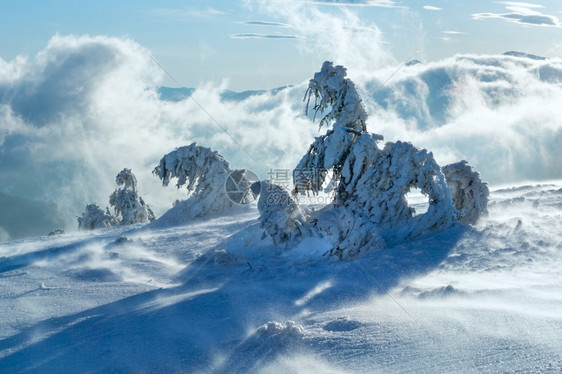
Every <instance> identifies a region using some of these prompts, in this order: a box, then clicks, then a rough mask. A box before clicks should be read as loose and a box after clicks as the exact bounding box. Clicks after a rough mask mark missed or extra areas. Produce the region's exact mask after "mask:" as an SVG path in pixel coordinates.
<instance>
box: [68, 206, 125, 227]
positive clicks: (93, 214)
mask: <svg viewBox="0 0 562 374" xmlns="http://www.w3.org/2000/svg"><path fill="white" fill-rule="evenodd" d="M117 225H118V223H117V220H116V219H115V217H113V215H111V213H110V212H109V208H105V212H104V211H103V210H102V209H101V208H100V207H99V206H97V205H96V204H89V205H86V211H85V212H84V213H82V216H81V217H78V230H96V229H103V228H107V227H113V226H117Z"/></svg>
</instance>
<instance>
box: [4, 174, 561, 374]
mask: <svg viewBox="0 0 562 374" xmlns="http://www.w3.org/2000/svg"><path fill="white" fill-rule="evenodd" d="M490 190H491V193H490V203H489V206H488V209H489V217H487V218H485V219H483V220H481V221H480V222H479V223H478V224H477V226H474V227H473V226H465V225H462V224H459V225H458V226H455V227H453V228H450V229H447V230H445V231H439V232H434V233H431V234H429V235H427V236H424V237H422V238H420V239H417V240H415V241H410V242H406V243H401V244H398V245H395V246H393V247H391V248H384V249H381V250H380V251H376V252H370V253H367V254H365V255H363V256H360V257H359V258H357V259H355V260H353V261H338V260H337V259H335V258H334V257H327V256H322V254H323V253H325V252H326V251H328V250H329V249H330V246H329V243H328V242H327V241H326V240H324V239H321V238H314V239H306V240H304V241H303V242H301V243H300V244H299V245H298V246H297V247H294V248H292V249H285V248H279V247H275V246H274V245H273V242H272V241H271V239H269V238H266V239H263V240H262V239H261V229H260V226H259V222H258V220H257V217H258V212H257V209H256V207H255V205H253V206H242V207H238V208H236V209H235V210H234V211H232V212H229V214H228V215H226V216H217V217H214V218H209V219H205V220H203V219H199V220H195V221H193V222H192V223H191V224H189V225H186V226H180V227H173V228H160V229H149V228H148V227H147V226H146V225H134V226H129V227H116V228H110V229H102V230H96V231H93V232H88V233H85V232H80V233H75V234H67V235H60V236H51V237H39V238H34V239H25V240H19V241H12V242H5V243H2V244H1V245H0V315H1V316H2V318H0V372H2V373H17V372H31V373H34V372H41V373H53V372H68V371H73V372H92V373H106V372H162V373H164V372H166V373H169V372H190V373H198V372H199V373H246V372H260V373H295V372H296V373H309V372H314V373H365V372H380V373H395V372H396V373H398V372H400V373H408V372H411V373H419V372H444V373H450V372H455V373H459V372H460V373H486V372H510V373H511V372H513V373H519V372H521V373H522V372H560V371H561V370H562V313H561V311H562V279H561V276H560V269H561V268H562V224H561V222H562V181H555V182H551V183H543V184H540V185H539V184H528V185H520V186H515V187H506V188H491V189H490ZM302 208H305V207H302Z"/></svg>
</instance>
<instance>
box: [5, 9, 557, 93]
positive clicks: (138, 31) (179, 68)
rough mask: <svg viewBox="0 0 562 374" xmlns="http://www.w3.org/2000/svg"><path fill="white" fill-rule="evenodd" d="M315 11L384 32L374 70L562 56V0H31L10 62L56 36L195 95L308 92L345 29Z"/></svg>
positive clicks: (9, 38)
mask: <svg viewBox="0 0 562 374" xmlns="http://www.w3.org/2000/svg"><path fill="white" fill-rule="evenodd" d="M312 10H314V11H315V12H319V14H320V17H319V18H317V19H322V15H325V16H326V17H334V18H335V19H341V20H342V22H343V23H342V27H343V28H344V29H345V27H346V23H349V22H350V19H352V21H351V23H353V25H347V26H348V28H347V29H348V30H352V29H353V28H357V27H358V25H364V26H365V27H366V28H377V29H378V30H377V31H378V32H379V33H378V34H377V35H376V38H377V39H378V41H379V42H380V43H378V44H377V45H376V46H375V47H373V48H381V47H382V48H384V49H385V50H386V52H387V53H388V55H389V56H390V58H386V59H383V60H381V61H373V67H378V66H376V65H379V64H393V63H394V64H399V63H400V62H401V61H403V60H404V59H406V58H408V57H409V56H412V55H413V56H414V57H413V58H417V59H420V60H424V61H433V60H438V59H441V58H444V57H449V56H452V55H453V54H455V53H492V54H493V53H503V52H505V51H508V50H518V51H524V52H528V53H533V54H539V55H544V56H547V57H560V56H562V28H561V26H562V25H561V22H560V19H561V18H562V13H561V11H562V1H560V0H553V1H541V2H529V3H527V2H525V3H523V2H507V1H481V0H476V1H470V2H459V1H447V0H427V1H419V0H415V1H398V0H397V1H392V0H349V1H347V2H341V1H328V0H325V1H299V0H287V1H282V2H281V1H276V0H273V1H260V0H246V1H225V0H206V1H199V0H187V1H185V0H184V1H178V0H173V1H159V2H158V3H156V2H153V1H131V0H126V1H119V2H115V1H108V0H99V1H96V2H77V1H70V0H52V1H31V0H23V1H9V2H8V1H5V2H2V3H1V5H0V32H1V33H2V35H3V36H4V37H3V38H2V41H1V42H0V57H1V58H2V59H4V60H5V61H10V60H12V59H13V58H14V57H16V56H18V55H23V56H30V57H31V56H34V55H35V54H36V53H37V52H39V51H40V50H41V49H42V48H44V47H45V45H46V43H47V42H48V40H49V39H50V38H51V37H52V36H53V35H54V34H56V33H58V34H61V35H66V34H77V35H82V34H89V35H108V36H118V37H128V38H131V39H133V40H135V41H136V42H138V43H139V44H141V45H143V46H144V47H146V48H147V49H148V50H150V51H151V52H152V53H153V55H154V56H155V57H156V58H157V59H158V60H159V61H160V62H161V63H162V64H163V65H164V66H165V67H166V68H167V69H168V70H169V71H170V73H171V74H172V75H173V76H174V77H176V79H177V80H178V81H180V82H181V83H182V84H184V85H186V86H196V85H198V84H200V83H202V82H206V81H214V82H219V81H221V80H222V79H224V78H228V79H229V82H230V83H229V85H230V87H231V88H232V89H236V90H244V89H259V88H272V87H275V86H280V85H284V84H296V83H299V82H301V81H302V80H304V79H306V78H307V77H309V76H310V73H311V72H312V71H314V70H315V69H317V67H318V66H319V65H320V64H321V62H322V61H323V60H325V59H327V58H337V57H338V56H337V55H334V56H326V54H327V53H322V52H325V51H322V50H318V48H317V45H315V43H318V42H319V40H318V33H319V32H321V33H326V34H330V33H337V32H341V30H334V29H332V28H331V27H330V26H328V27H326V28H325V30H324V31H319V30H320V29H321V28H322V27H323V25H321V22H316V23H317V25H314V24H311V25H307V24H306V14H307V12H311V11H312ZM291 12H294V14H291ZM299 15H302V16H303V17H298V16H299ZM299 23H300V24H299ZM318 23H320V24H318ZM313 27H317V29H316V30H314V31H313V30H311V29H312V28H313ZM347 42H349V40H347ZM363 48H365V47H363ZM367 48H368V47H367ZM328 54H329V53H328ZM165 84H168V85H172V82H171V81H170V80H167V81H166V82H165Z"/></svg>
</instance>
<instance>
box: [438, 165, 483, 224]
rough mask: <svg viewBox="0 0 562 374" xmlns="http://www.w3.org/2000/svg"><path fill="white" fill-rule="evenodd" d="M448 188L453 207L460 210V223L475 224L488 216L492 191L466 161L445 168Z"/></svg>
mask: <svg viewBox="0 0 562 374" xmlns="http://www.w3.org/2000/svg"><path fill="white" fill-rule="evenodd" d="M442 170H443V173H444V174H445V178H446V180H447V186H448V187H449V189H450V190H451V195H452V198H453V205H454V206H455V208H457V209H458V210H459V215H458V216H459V217H458V219H459V221H460V222H463V223H468V224H473V223H476V221H478V219H479V218H480V217H483V216H487V215H488V208H487V207H488V196H489V195H490V190H489V189H488V185H487V184H486V182H484V181H483V180H482V178H481V177H480V173H478V172H477V171H476V170H474V169H473V168H472V167H471V166H470V165H469V164H468V162H466V161H465V160H462V161H459V162H457V163H454V164H450V165H446V166H444V167H443V169H442Z"/></svg>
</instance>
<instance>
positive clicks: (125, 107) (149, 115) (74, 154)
mask: <svg viewBox="0 0 562 374" xmlns="http://www.w3.org/2000/svg"><path fill="white" fill-rule="evenodd" d="M1 66H2V69H4V71H9V72H11V75H9V76H7V77H3V78H4V80H3V81H2V82H1V83H0V141H2V142H3V145H2V151H1V152H0V159H1V162H0V192H5V193H12V194H20V195H21V196H22V197H28V196H33V198H34V199H39V200H47V201H52V202H55V203H56V204H57V205H58V206H59V210H60V211H61V213H62V214H63V215H64V217H66V219H67V222H68V224H69V227H70V228H72V227H76V226H75V217H76V216H77V215H79V214H80V213H81V211H82V210H83V209H84V206H85V204H87V203H92V202H96V203H98V204H100V205H102V206H105V205H106V204H107V202H108V196H109V194H111V192H112V191H113V190H114V189H115V185H114V179H115V175H116V174H117V172H119V171H120V170H121V169H122V168H124V167H128V168H132V170H133V172H134V173H135V175H136V176H137V179H138V181H139V192H140V194H141V195H142V196H143V197H144V198H145V200H146V201H147V202H148V203H149V204H152V205H153V206H154V207H155V208H156V211H158V213H162V212H163V211H165V210H166V209H168V208H169V207H170V206H171V203H172V202H173V201H174V200H175V199H177V198H182V197H185V194H184V193H180V194H178V193H177V192H175V191H174V189H173V188H168V189H164V188H162V187H161V186H160V183H159V181H158V180H157V178H155V177H153V176H152V175H151V171H152V169H153V167H154V166H155V165H156V164H157V162H158V161H159V159H160V157H162V156H163V155H164V154H165V153H167V152H169V151H171V150H173V149H174V148H175V147H178V146H182V145H187V144H190V143H191V142H193V141H197V142H198V143H200V144H202V145H204V146H207V147H211V148H213V149H215V150H218V151H219V152H221V153H222V154H223V155H224V156H225V157H226V158H227V159H228V160H229V161H231V163H232V164H233V166H234V167H249V168H251V169H254V170H256V171H258V172H259V173H261V174H262V175H263V174H264V172H265V171H267V170H268V169H269V168H275V167H287V168H289V167H292V166H293V164H294V163H296V162H297V161H298V160H297V159H298V157H299V155H300V154H301V153H302V152H304V151H305V150H306V148H307V146H308V142H309V140H310V139H312V137H313V134H314V132H315V127H314V126H309V125H308V121H307V120H306V119H305V118H304V117H302V108H301V106H302V103H301V100H302V94H303V91H304V88H300V89H294V90H288V91H287V92H281V93H278V94H276V95H273V94H267V95H262V96H259V97H254V98H252V99H249V100H246V101H244V102H242V103H239V102H238V103H235V102H222V101H221V98H220V92H221V91H224V90H225V89H226V87H227V86H226V85H223V86H221V87H216V86H202V87H199V88H198V89H197V90H196V92H195V93H194V97H195V98H196V99H197V101H198V102H199V103H200V104H201V105H202V106H203V107H204V108H205V109H206V110H207V111H208V112H209V113H211V114H212V116H213V117H214V118H215V119H216V120H217V121H218V122H219V123H220V124H221V125H222V126H224V128H225V129H226V130H227V131H228V132H229V133H230V134H232V136H233V137H234V138H236V140H237V141H238V142H239V143H241V144H242V145H243V147H244V148H245V149H247V150H248V151H249V152H250V153H251V154H252V155H253V157H254V159H255V160H257V161H255V160H252V159H249V158H248V156H247V155H246V153H245V152H244V151H242V150H241V149H240V148H239V147H238V145H237V144H236V142H235V141H233V140H232V139H231V138H230V137H229V135H227V134H226V133H225V132H224V131H223V130H222V129H221V128H220V127H219V126H218V125H217V124H216V123H214V121H213V120H212V119H211V118H210V117H209V116H208V115H207V114H206V113H205V112H204V111H203V110H202V109H201V108H200V107H199V106H198V105H197V104H196V103H195V102H193V101H191V100H188V101H184V102H178V103H172V102H162V101H160V100H159V99H158V97H157V93H156V90H155V87H156V86H158V85H159V84H160V82H161V81H162V78H163V74H164V73H163V72H162V71H161V70H160V68H159V67H158V66H157V65H156V64H155V63H154V61H152V59H151V57H150V55H149V53H148V51H146V50H145V49H143V48H142V47H141V46H139V45H138V44H136V43H134V42H133V41H130V40H126V39H119V38H108V37H89V36H55V37H53V38H52V39H51V40H50V42H49V43H48V45H47V47H46V48H45V49H44V50H43V51H41V52H40V53H39V54H37V55H36V56H35V57H33V58H31V59H21V58H18V59H15V60H13V61H11V62H3V63H2V65H1ZM289 96H291V99H289V98H288V97H289Z"/></svg>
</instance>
